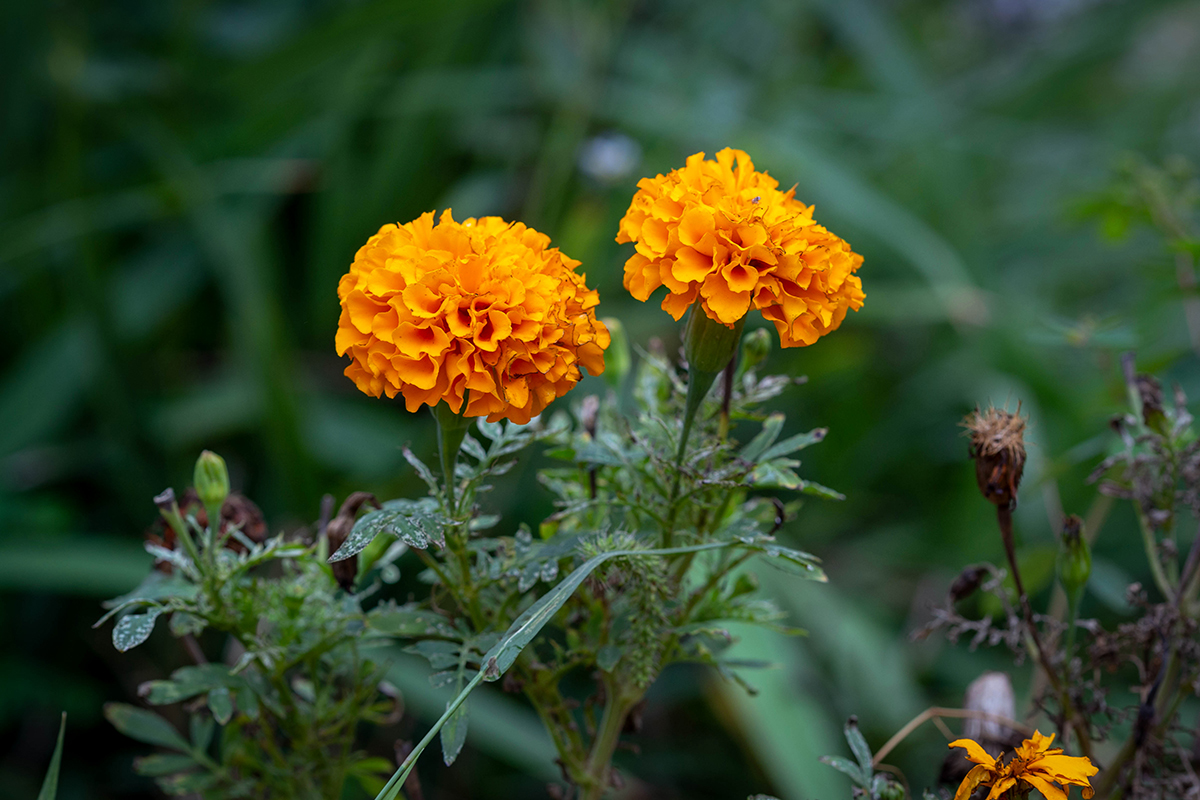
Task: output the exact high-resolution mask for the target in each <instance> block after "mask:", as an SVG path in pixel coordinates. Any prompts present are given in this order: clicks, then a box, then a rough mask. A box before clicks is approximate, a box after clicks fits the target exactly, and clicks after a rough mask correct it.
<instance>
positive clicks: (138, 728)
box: [104, 703, 192, 753]
mask: <svg viewBox="0 0 1200 800" xmlns="http://www.w3.org/2000/svg"><path fill="white" fill-rule="evenodd" d="M104 716H105V718H107V719H108V721H109V722H110V723H112V726H113V727H114V728H116V729H117V730H119V731H120V732H121V733H123V734H125V735H126V736H128V737H129V738H130V739H136V740H138V741H139V742H144V743H146V744H153V745H158V746H159V747H166V748H169V749H171V750H178V751H179V752H181V753H188V752H191V749H192V748H191V745H189V744H188V743H187V741H186V740H185V739H184V738H183V737H182V736H180V735H179V732H178V731H176V730H175V729H174V728H173V727H171V723H169V722H167V721H166V720H165V719H163V718H162V717H160V716H158V715H157V714H155V713H153V712H150V711H146V710H145V709H141V708H137V707H135V706H131V705H126V704H125V703H106V704H105V706H104Z"/></svg>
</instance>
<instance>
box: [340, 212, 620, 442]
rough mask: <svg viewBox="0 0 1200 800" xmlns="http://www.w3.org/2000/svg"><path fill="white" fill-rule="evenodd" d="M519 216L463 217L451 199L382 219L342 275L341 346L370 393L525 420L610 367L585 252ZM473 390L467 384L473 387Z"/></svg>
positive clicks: (413, 404) (413, 406) (351, 373)
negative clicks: (395, 220)
mask: <svg viewBox="0 0 1200 800" xmlns="http://www.w3.org/2000/svg"><path fill="white" fill-rule="evenodd" d="M549 244H550V239H549V237H547V236H545V235H543V234H541V233H538V232H537V231H535V230H533V229H532V228H528V227H526V226H525V225H524V224H522V223H520V222H513V223H508V222H505V221H504V220H502V219H500V218H499V217H480V218H479V219H467V220H464V221H463V222H461V223H460V222H456V221H455V220H454V218H453V216H452V215H451V213H450V210H449V209H447V210H446V211H445V213H443V214H442V216H441V218H440V220H439V221H438V222H437V224H436V225H435V224H434V220H433V212H429V213H426V214H423V215H421V217H419V218H418V219H416V220H413V221H412V222H409V223H407V224H405V225H392V224H388V225H384V226H383V227H382V228H380V229H379V232H378V233H376V234H375V235H374V236H372V237H371V238H370V239H368V240H367V243H366V244H365V245H363V246H362V248H360V249H359V251H358V253H357V254H356V255H355V257H354V263H353V264H351V265H350V271H349V272H348V273H347V274H346V275H344V276H342V279H341V282H340V283H339V284H338V297H339V298H340V299H341V304H342V316H341V319H340V320H339V321H338V332H337V340H336V344H337V352H338V355H343V354H349V355H350V357H351V359H352V361H351V363H350V365H349V366H348V367H346V375H347V376H348V377H349V378H351V379H352V380H353V381H354V383H355V385H357V386H358V388H359V389H360V390H361V391H363V392H364V393H366V394H369V395H372V396H373V397H379V396H380V395H381V394H386V395H387V396H388V397H395V396H396V395H397V394H401V395H403V396H404V403H405V406H406V407H407V408H408V410H409V411H416V410H417V409H419V408H420V407H421V406H422V405H423V404H427V405H429V406H431V407H432V406H436V405H437V404H438V402H439V401H442V400H445V401H446V403H447V404H448V405H449V407H450V409H451V410H452V411H454V412H455V413H456V414H457V413H460V409H462V404H463V398H464V396H467V397H468V398H469V399H468V400H467V408H466V411H465V415H466V416H468V417H481V416H487V418H488V420H489V421H491V422H495V421H496V420H499V419H502V418H507V419H511V420H512V421H514V422H519V423H525V422H528V421H529V420H530V418H531V417H533V416H535V415H537V414H540V413H541V412H542V409H544V408H545V407H546V406H547V405H548V404H549V403H550V402H551V401H552V400H554V399H555V398H557V397H561V396H562V395H564V394H566V393H567V392H568V391H569V390H570V389H571V388H572V387H573V386H574V385H575V384H576V383H578V382H579V380H580V378H581V377H582V375H581V373H580V371H579V368H580V366H583V367H586V368H587V370H588V372H590V373H591V374H593V375H599V374H600V373H602V372H603V371H604V350H605V348H607V347H608V344H609V334H608V329H607V328H605V327H604V323H602V322H600V321H598V320H597V319H596V312H595V308H596V305H597V304H598V303H599V298H598V297H597V294H596V292H595V291H594V290H589V289H588V288H587V286H586V285H585V284H584V276H583V275H580V274H578V273H576V272H575V268H576V267H578V266H579V262H578V261H575V260H574V259H571V258H568V257H567V256H565V255H563V254H562V253H561V252H559V250H558V248H550V247H549ZM468 392H469V395H468Z"/></svg>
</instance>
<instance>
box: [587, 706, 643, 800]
mask: <svg viewBox="0 0 1200 800" xmlns="http://www.w3.org/2000/svg"><path fill="white" fill-rule="evenodd" d="M608 689H609V691H615V687H613V686H611V685H610V686H609V687H608ZM639 699H640V697H639V698H624V697H621V696H620V695H615V696H614V695H610V700H609V701H608V703H606V704H605V706H604V716H603V717H602V718H601V720H600V729H599V730H597V731H596V738H595V740H593V742H592V751H591V753H590V754H589V755H588V760H587V767H586V775H587V785H586V786H581V787H580V790H581V791H580V798H581V800H600V798H602V797H604V795H605V793H606V792H607V791H608V787H609V785H610V784H611V782H612V781H611V777H610V776H611V773H612V758H613V754H614V753H616V751H617V745H618V744H619V743H620V741H621V731H622V730H624V728H625V718H626V717H628V716H629V712H630V710H631V709H632V708H633V707H634V706H635V705H636V704H637V702H638V700H639Z"/></svg>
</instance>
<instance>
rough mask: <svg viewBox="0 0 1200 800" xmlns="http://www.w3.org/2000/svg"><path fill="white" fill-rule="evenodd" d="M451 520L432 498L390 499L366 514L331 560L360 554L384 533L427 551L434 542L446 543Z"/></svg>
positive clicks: (341, 559)
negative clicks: (446, 532)
mask: <svg viewBox="0 0 1200 800" xmlns="http://www.w3.org/2000/svg"><path fill="white" fill-rule="evenodd" d="M446 525H447V520H446V518H445V517H443V516H442V514H441V512H440V511H439V510H438V504H437V501H436V500H434V499H433V498H432V497H423V498H421V499H420V500H389V501H388V502H386V503H384V504H383V508H381V509H378V510H376V511H372V512H370V513H369V514H364V515H363V516H362V517H360V518H359V520H358V521H357V522H355V523H354V528H353V529H352V530H351V531H350V535H349V536H347V537H346V541H345V542H343V543H342V546H341V547H339V548H338V550H337V552H336V553H334V554H333V555H332V556H330V557H329V561H330V563H333V562H335V561H343V560H345V559H347V558H350V557H352V556H356V555H358V554H359V553H360V552H362V551H363V550H364V549H365V548H366V546H367V545H369V544H370V543H371V541H372V540H374V538H375V537H376V536H378V535H379V534H381V533H384V534H388V535H390V536H395V537H396V538H397V539H400V540H401V541H402V542H404V543H405V544H407V545H408V546H409V547H415V548H417V549H418V550H424V549H426V548H427V547H429V545H430V544H431V543H437V544H438V545H439V546H440V545H442V544H443V542H444V537H445V529H446Z"/></svg>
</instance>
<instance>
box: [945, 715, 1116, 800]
mask: <svg viewBox="0 0 1200 800" xmlns="http://www.w3.org/2000/svg"><path fill="white" fill-rule="evenodd" d="M1053 743H1054V734H1050V735H1049V736H1043V735H1042V734H1041V733H1039V732H1038V731H1034V732H1033V738H1032V739H1026V740H1025V741H1024V742H1022V743H1021V744H1020V745H1018V746H1017V748H1016V750H1015V751H1014V753H1013V756H1012V759H1011V760H1009V761H1008V763H1004V762H1002V761H1000V760H998V759H995V758H992V757H991V756H990V755H988V754H987V751H985V750H984V749H983V748H982V747H981V746H980V745H979V743H978V742H975V741H973V740H971V739H955V740H954V741H953V742H951V743H950V747H952V748H953V747H961V748H963V749H964V750H966V751H967V756H966V757H967V760H969V761H973V762H975V764H976V766H975V767H973V768H972V769H971V771H970V772H968V773H967V777H966V778H964V779H963V782H962V784H960V785H959V787H958V791H957V792H956V793H955V794H954V800H967V798H969V797H970V796H971V793H972V792H974V791H975V789H976V787H978V786H990V787H991V791H990V792H989V793H988V795H987V800H996V799H997V798H1000V797H1003V796H1004V794H1005V792H1008V791H1010V790H1015V791H1016V792H1017V793H1019V794H1022V795H1023V794H1027V793H1028V792H1029V791H1030V790H1031V789H1037V790H1038V791H1039V792H1041V793H1042V796H1043V797H1045V798H1046V800H1066V799H1067V791H1066V790H1067V789H1069V788H1070V787H1071V786H1082V787H1083V796H1084V798H1089V797H1091V796H1092V795H1093V791H1092V784H1091V781H1090V780H1088V779H1089V778H1091V777H1092V776H1093V775H1095V774H1096V773H1097V772H1099V770H1098V769H1097V768H1096V767H1094V766H1092V762H1091V761H1090V760H1088V759H1087V758H1082V757H1075V756H1065V755H1063V751H1062V749H1061V748H1058V747H1056V748H1054V749H1051V748H1050V745H1051V744H1053Z"/></svg>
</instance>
